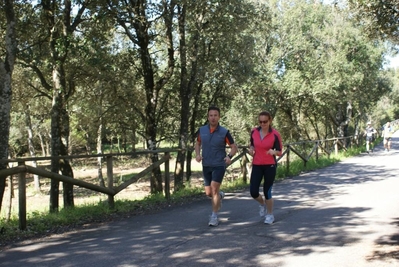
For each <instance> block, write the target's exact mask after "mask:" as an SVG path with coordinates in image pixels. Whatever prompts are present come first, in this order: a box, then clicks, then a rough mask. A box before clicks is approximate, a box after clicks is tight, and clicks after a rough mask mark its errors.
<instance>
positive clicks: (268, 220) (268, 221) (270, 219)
mask: <svg viewBox="0 0 399 267" xmlns="http://www.w3.org/2000/svg"><path fill="white" fill-rule="evenodd" d="M273 222H274V216H273V214H266V217H265V224H272V223H273Z"/></svg>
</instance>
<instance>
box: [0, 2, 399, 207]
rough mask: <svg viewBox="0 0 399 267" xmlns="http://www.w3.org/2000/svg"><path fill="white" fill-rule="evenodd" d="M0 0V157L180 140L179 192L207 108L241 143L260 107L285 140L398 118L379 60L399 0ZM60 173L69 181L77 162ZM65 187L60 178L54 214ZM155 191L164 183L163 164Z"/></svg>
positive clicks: (398, 34) (393, 30)
mask: <svg viewBox="0 0 399 267" xmlns="http://www.w3.org/2000/svg"><path fill="white" fill-rule="evenodd" d="M1 4H2V12H1V13H0V23H1V25H2V27H1V31H0V35H1V36H2V39H3V40H4V41H5V42H4V43H2V45H1V66H0V80H1V83H0V89H1V90H0V102H1V103H0V158H2V159H6V158H8V157H11V158H15V157H21V156H30V157H36V156H44V155H50V156H54V157H55V156H60V155H61V156H62V155H74V154H102V153H104V147H105V146H107V147H108V148H109V147H111V148H112V147H114V148H115V149H116V151H117V152H131V151H136V150H137V149H149V150H155V149H157V148H159V147H162V146H168V147H171V146H174V147H178V148H181V149H182V150H181V152H179V153H178V154H177V156H176V165H175V170H174V183H175V186H174V190H176V191H178V190H180V189H181V188H183V187H184V183H185V180H184V179H183V170H184V167H183V166H184V165H185V162H191V158H192V154H191V150H189V148H190V147H192V145H193V143H194V140H195V135H196V131H197V129H198V127H200V126H201V125H203V124H205V123H206V119H207V118H206V113H207V112H206V110H207V108H208V107H209V106H210V105H217V106H219V107H220V108H221V110H222V114H221V115H222V119H221V124H222V125H224V126H226V127H227V128H228V129H230V131H231V133H232V135H233V136H234V138H235V139H236V142H237V143H238V144H239V145H247V144H248V136H249V132H250V130H251V129H252V128H253V127H254V126H255V125H256V119H257V114H258V113H259V112H260V111H262V110H268V111H270V112H271V113H272V114H273V116H274V121H273V126H274V127H275V128H277V129H278V130H279V131H280V133H281V135H282V137H283V140H284V142H285V143H288V142H292V141H298V140H309V139H326V138H330V137H337V136H350V135H359V134H361V133H362V131H363V129H364V127H365V124H366V122H367V121H372V122H373V125H374V127H375V128H377V129H379V128H381V127H382V125H383V124H384V123H385V122H387V121H391V120H394V119H395V118H397V117H398V115H399V107H398V105H397V102H398V99H399V74H398V70H397V69H389V68H386V67H384V66H386V63H387V62H386V57H387V56H388V55H395V53H396V54H397V52H398V39H399V30H398V21H399V15H398V6H399V3H398V1H397V0H394V1H377V0H369V1H333V2H331V1H330V2H328V3H327V2H325V1H315V0H313V1H306V0H292V1H291V0H287V1H277V0H269V1H260V0H259V1H250V0H246V1H245V0H225V1H216V0H211V1H192V0H169V1H167V0H157V1H149V0H147V1H145V0H137V1H129V2H127V1H114V0H106V1H104V0H101V1H100V0H79V1H69V0H42V1H24V0H4V1H2V2H1ZM38 151H40V152H38ZM111 151H113V150H111ZM158 157H159V156H158V154H157V153H153V154H151V158H150V160H151V161H152V162H156V161H158V159H159V158H158ZM98 165H99V168H101V165H102V162H101V157H99V162H98ZM7 167H8V166H7V164H5V163H1V164H0V169H5V168H7ZM51 171H52V172H55V173H58V172H61V173H62V174H64V175H67V176H71V177H73V168H72V166H71V162H69V161H68V160H64V161H60V160H59V159H57V158H53V159H52V160H51ZM100 176H101V175H100ZM99 178H101V177H99ZM5 180H6V177H0V207H1V202H2V199H3V194H4V190H5V186H6V183H5ZM99 183H100V184H101V183H103V180H101V179H99ZM64 190H72V189H71V188H70V189H68V188H64ZM58 192H59V183H58V182H56V181H51V188H50V211H57V210H58V202H57V201H58ZM151 192H152V193H157V192H162V177H161V170H160V169H159V168H156V169H154V171H153V172H152V175H151Z"/></svg>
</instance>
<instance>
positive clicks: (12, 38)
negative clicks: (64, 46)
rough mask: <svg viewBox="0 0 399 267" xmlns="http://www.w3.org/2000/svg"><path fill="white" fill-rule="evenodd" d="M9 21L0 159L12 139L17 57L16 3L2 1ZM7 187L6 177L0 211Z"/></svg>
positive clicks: (0, 81) (0, 78) (0, 186)
mask: <svg viewBox="0 0 399 267" xmlns="http://www.w3.org/2000/svg"><path fill="white" fill-rule="evenodd" d="M0 10H1V12H2V13H3V12H4V13H3V14H2V15H3V16H5V17H6V19H7V26H6V29H5V34H4V36H5V45H6V46H5V51H4V52H5V53H2V55H4V54H5V58H4V59H3V58H1V62H0V158H2V159H6V158H8V141H9V137H10V120H11V118H10V113H11V99H12V90H11V81H12V72H13V70H14V63H15V56H16V52H17V40H16V33H15V24H16V22H17V20H16V18H15V13H14V1H13V0H4V1H2V8H1V9H0ZM6 168H7V163H0V170H3V169H6ZM5 187H6V177H0V211H1V206H2V203H3V196H4V191H5Z"/></svg>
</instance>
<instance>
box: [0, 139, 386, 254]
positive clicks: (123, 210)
mask: <svg viewBox="0 0 399 267" xmlns="http://www.w3.org/2000/svg"><path fill="white" fill-rule="evenodd" d="M380 141H381V140H377V141H376V142H375V143H376V144H378V143H379V142H380ZM364 151H365V146H362V147H359V148H351V149H349V150H348V151H346V152H343V153H339V154H338V155H331V156H330V157H326V156H322V157H319V160H317V161H316V160H315V159H314V158H311V159H310V160H309V161H308V162H307V163H306V166H305V165H304V163H303V161H302V160H300V159H299V160H295V161H292V162H290V170H289V172H288V173H287V172H286V168H285V166H284V165H283V164H279V167H278V168H277V175H276V180H282V179H284V178H286V177H289V176H296V175H299V174H300V173H302V172H304V171H312V170H316V169H320V168H323V167H326V166H329V165H332V164H334V163H336V162H339V161H340V160H342V159H344V158H348V157H351V156H354V155H357V154H359V153H361V152H364ZM247 187H248V184H247V183H245V182H244V181H243V179H242V178H238V179H234V180H231V181H229V180H227V179H226V180H225V182H223V184H222V187H221V189H222V190H224V191H227V192H233V191H236V190H242V189H244V188H247ZM203 198H204V194H203V189H202V188H199V187H195V186H190V185H187V186H186V188H185V189H182V190H181V191H179V192H176V193H173V194H172V195H171V199H170V200H169V201H168V200H166V199H165V197H164V196H163V194H156V195H151V196H148V197H145V198H144V199H140V200H116V201H115V209H109V207H108V205H107V202H104V201H98V202H96V203H84V204H81V205H77V206H75V208H72V209H71V208H70V209H68V208H66V209H65V208H64V209H61V210H60V211H59V212H58V213H56V214H54V213H48V211H45V210H43V211H35V212H32V213H28V215H27V225H28V226H27V229H26V230H24V231H21V230H19V220H18V216H17V214H14V215H12V217H11V218H10V220H9V221H6V220H5V219H1V218H0V247H2V246H6V245H7V244H10V243H13V242H16V241H20V240H25V239H29V238H34V237H42V236H46V235H50V234H56V233H62V232H66V231H69V230H73V229H75V228H79V227H84V226H86V225H90V224H93V223H99V222H110V221H112V220H117V219H120V218H124V217H128V216H134V215H137V214H143V213H149V212H154V211H157V210H161V209H163V208H165V207H167V206H171V205H182V204H187V203H190V202H192V201H195V200H196V199H203Z"/></svg>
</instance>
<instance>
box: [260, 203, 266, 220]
mask: <svg viewBox="0 0 399 267" xmlns="http://www.w3.org/2000/svg"><path fill="white" fill-rule="evenodd" d="M265 214H266V209H265V206H262V205H259V216H260V217H265Z"/></svg>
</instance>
